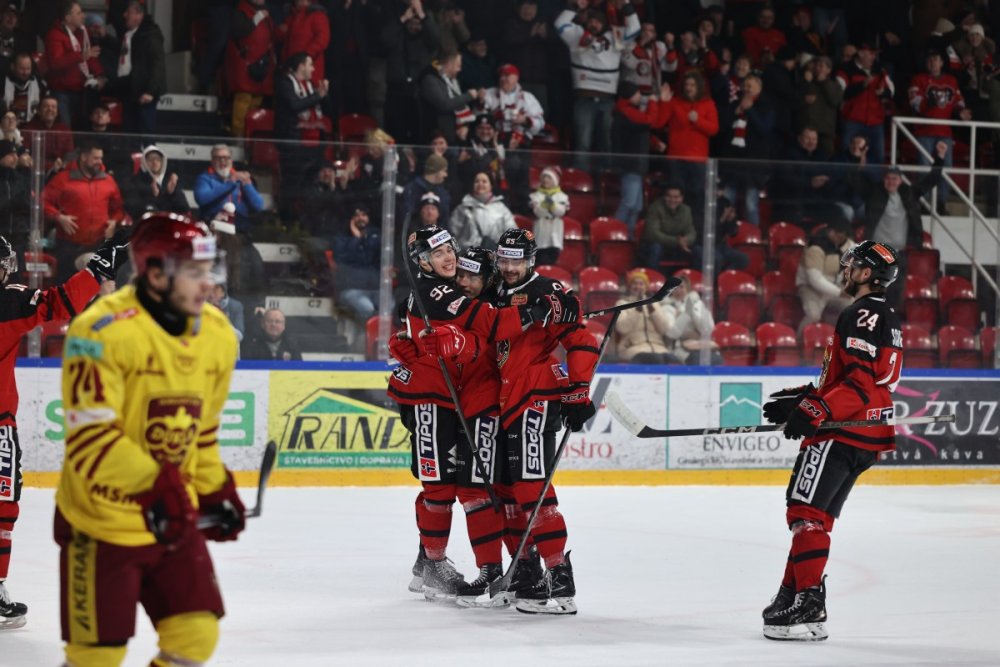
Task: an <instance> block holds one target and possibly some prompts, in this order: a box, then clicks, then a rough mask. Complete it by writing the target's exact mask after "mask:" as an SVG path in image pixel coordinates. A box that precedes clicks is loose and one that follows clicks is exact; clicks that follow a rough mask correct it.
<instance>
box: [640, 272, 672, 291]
mask: <svg viewBox="0 0 1000 667" xmlns="http://www.w3.org/2000/svg"><path fill="white" fill-rule="evenodd" d="M645 271H646V275H647V276H649V291H650V292H656V291H658V290H659V289H660V288H661V287H663V283H665V282H666V281H667V278H666V276H664V275H663V274H662V273H660V272H659V271H657V270H656V269H645Z"/></svg>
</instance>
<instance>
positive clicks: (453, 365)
mask: <svg viewBox="0 0 1000 667" xmlns="http://www.w3.org/2000/svg"><path fill="white" fill-rule="evenodd" d="M407 252H408V254H409V256H410V259H411V260H412V261H413V262H414V264H416V265H417V266H418V268H419V272H418V273H417V278H416V289H417V290H418V291H419V294H420V302H421V303H422V305H423V308H425V309H426V315H427V317H428V319H429V320H430V324H431V327H432V330H431V331H430V332H425V331H423V329H424V328H425V324H424V322H423V319H422V317H421V313H420V308H419V305H418V303H417V300H416V299H415V298H414V297H413V295H411V297H410V299H409V302H408V305H407V313H406V318H405V322H406V337H405V338H398V339H397V340H394V341H393V348H392V350H391V351H392V353H393V356H394V357H396V358H397V359H399V360H400V361H402V362H403V363H402V365H400V366H398V367H397V368H396V369H395V370H394V371H393V374H392V377H391V378H390V380H389V390H388V393H389V396H391V397H392V398H393V399H394V400H395V401H396V402H397V403H399V405H400V418H401V420H402V422H403V424H404V425H405V426H406V428H407V429H408V430H409V431H410V434H411V435H410V442H411V446H412V463H411V470H412V472H413V475H414V477H416V478H417V479H418V480H420V482H421V484H422V487H423V489H422V491H421V492H420V493H419V494H418V496H417V499H416V516H417V527H418V530H419V532H420V542H421V548H420V552H419V553H418V556H417V562H416V563H415V564H414V567H413V575H414V578H413V580H412V581H411V583H410V590H412V591H414V592H419V591H423V593H424V595H425V596H426V597H428V598H430V599H436V598H452V597H455V596H456V594H457V592H458V590H459V587H460V586H462V585H464V584H465V583H466V582H465V580H464V578H463V577H462V576H461V575H460V574H459V573H458V572H457V571H456V570H455V568H454V566H453V565H452V564H451V562H450V561H449V560H448V559H447V557H446V549H447V545H448V537H449V535H450V531H451V507H452V504H453V503H454V501H455V499H456V498H458V497H459V494H460V492H459V486H458V482H459V480H460V476H459V457H460V456H462V457H464V456H465V454H466V452H462V453H461V454H460V451H461V450H463V449H464V448H466V444H465V443H463V442H462V440H464V438H465V435H464V434H463V433H462V431H461V426H460V423H459V418H458V415H456V414H455V405H454V402H453V401H452V398H451V395H450V392H449V390H448V386H447V383H446V381H445V378H444V377H443V375H442V373H441V369H440V367H439V365H438V358H439V357H440V358H443V359H444V360H445V365H446V368H447V370H448V374H449V378H450V379H451V382H452V384H453V385H454V386H456V387H459V386H461V387H462V388H463V391H461V392H460V393H461V394H462V395H464V394H466V393H477V392H480V391H482V396H484V397H485V402H486V403H490V404H491V405H492V404H493V403H494V402H495V400H496V389H495V387H494V388H492V389H491V388H490V387H488V386H487V387H484V388H482V389H480V388H478V387H466V386H465V385H464V384H463V370H464V369H465V368H471V369H475V368H478V367H479V366H478V365H477V361H478V359H479V357H480V356H481V355H483V354H489V355H492V354H493V352H492V350H493V346H494V341H495V340H499V339H501V338H503V339H508V338H516V337H518V336H520V335H521V333H522V331H523V329H524V327H526V326H530V325H531V324H532V323H533V322H534V321H535V320H536V319H543V320H547V321H557V319H558V318H559V317H561V316H564V315H565V313H566V312H567V311H566V309H565V308H563V307H561V305H553V304H554V303H555V302H551V301H549V300H547V299H545V300H540V302H538V303H534V302H533V303H531V304H527V303H526V304H523V307H519V308H506V309H496V308H494V307H493V306H492V305H490V304H489V303H486V302H484V301H481V300H475V299H471V298H469V297H467V296H465V295H464V294H461V293H460V292H459V290H458V288H457V286H456V285H455V276H456V272H457V269H458V257H457V246H456V245H455V242H454V240H453V239H452V237H451V234H450V233H449V232H448V231H447V230H444V229H441V228H439V227H433V226H432V227H424V228H421V229H419V230H417V231H416V232H414V233H413V234H411V235H410V238H409V240H408V243H407ZM553 318H556V319H553ZM470 372H471V371H470ZM482 400H483V399H481V398H479V397H478V396H477V397H470V398H468V399H463V403H465V402H467V401H472V402H474V403H476V405H475V406H473V407H474V408H484V406H483V404H482ZM489 407H490V405H487V406H485V408H484V409H487V410H488V408H489ZM471 423H472V422H470V424H471ZM476 423H477V428H478V424H479V423H480V422H479V421H478V420H477V421H476ZM470 428H471V426H470ZM468 464H469V466H471V470H470V472H475V464H474V460H473V459H472V457H471V454H470V455H469V458H468ZM462 470H463V471H464V470H465V466H462ZM469 479H470V482H471V480H472V477H470V478H469ZM480 488H481V487H480ZM474 493H476V492H475V491H473V490H472V489H471V486H466V487H464V489H463V490H462V491H461V494H462V499H463V506H464V505H465V502H466V499H468V502H469V503H476V502H477V501H476V498H475V497H474V496H473V495H471V494H474ZM480 499H481V498H480ZM481 511H482V512H492V511H493V510H492V508H490V507H489V506H488V505H487V506H486V508H485V509H483V510H481ZM477 519H478V517H477ZM474 522H475V521H474ZM476 530H478V528H477V529H476ZM494 532H495V531H494ZM485 535H486V536H489V531H488V530H487V531H486V533H485ZM498 537H499V536H498ZM478 559H479V556H478V555H477V560H478ZM481 564H485V561H484V563H481Z"/></svg>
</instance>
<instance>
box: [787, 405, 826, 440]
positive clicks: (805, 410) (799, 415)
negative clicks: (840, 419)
mask: <svg viewBox="0 0 1000 667" xmlns="http://www.w3.org/2000/svg"><path fill="white" fill-rule="evenodd" d="M829 418H830V407H829V406H828V405H827V404H826V401H824V400H823V399H822V398H820V397H819V396H817V395H816V394H807V395H806V396H805V397H804V398H803V399H802V400H801V401H800V402H799V404H798V406H796V408H795V409H794V410H792V414H790V415H788V421H787V422H786V423H785V430H784V434H785V437H786V438H788V439H789V440H798V439H799V438H811V437H812V436H814V435H816V431H818V430H819V427H820V424H822V423H823V422H824V421H826V420H827V419H829Z"/></svg>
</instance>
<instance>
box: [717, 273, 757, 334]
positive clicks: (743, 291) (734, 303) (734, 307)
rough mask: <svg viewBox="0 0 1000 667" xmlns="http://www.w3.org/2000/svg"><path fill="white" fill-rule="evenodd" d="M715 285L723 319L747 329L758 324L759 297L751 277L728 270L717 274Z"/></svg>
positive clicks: (754, 281) (755, 282)
mask: <svg viewBox="0 0 1000 667" xmlns="http://www.w3.org/2000/svg"><path fill="white" fill-rule="evenodd" d="M716 284H717V286H718V295H719V300H718V305H719V309H720V313H722V314H724V316H725V319H727V320H729V321H731V322H737V323H739V324H742V325H743V326H745V327H747V328H748V329H750V328H753V327H756V326H757V325H758V324H759V323H760V320H761V313H760V310H761V309H760V297H759V296H757V281H756V280H754V277H753V276H751V275H750V274H749V273H744V272H743V271H736V270H735V269H728V270H726V271H723V272H722V273H720V274H719V277H718V278H717V280H716Z"/></svg>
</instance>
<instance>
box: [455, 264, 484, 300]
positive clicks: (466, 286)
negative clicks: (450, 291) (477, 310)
mask: <svg viewBox="0 0 1000 667" xmlns="http://www.w3.org/2000/svg"><path fill="white" fill-rule="evenodd" d="M455 284H456V285H458V289H460V290H462V294H464V295H465V296H467V297H469V298H470V299H475V298H476V297H478V296H479V295H480V294H482V292H483V277H482V276H480V275H478V274H475V273H471V272H469V271H464V270H462V269H459V270H458V274H457V275H456V276H455Z"/></svg>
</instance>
